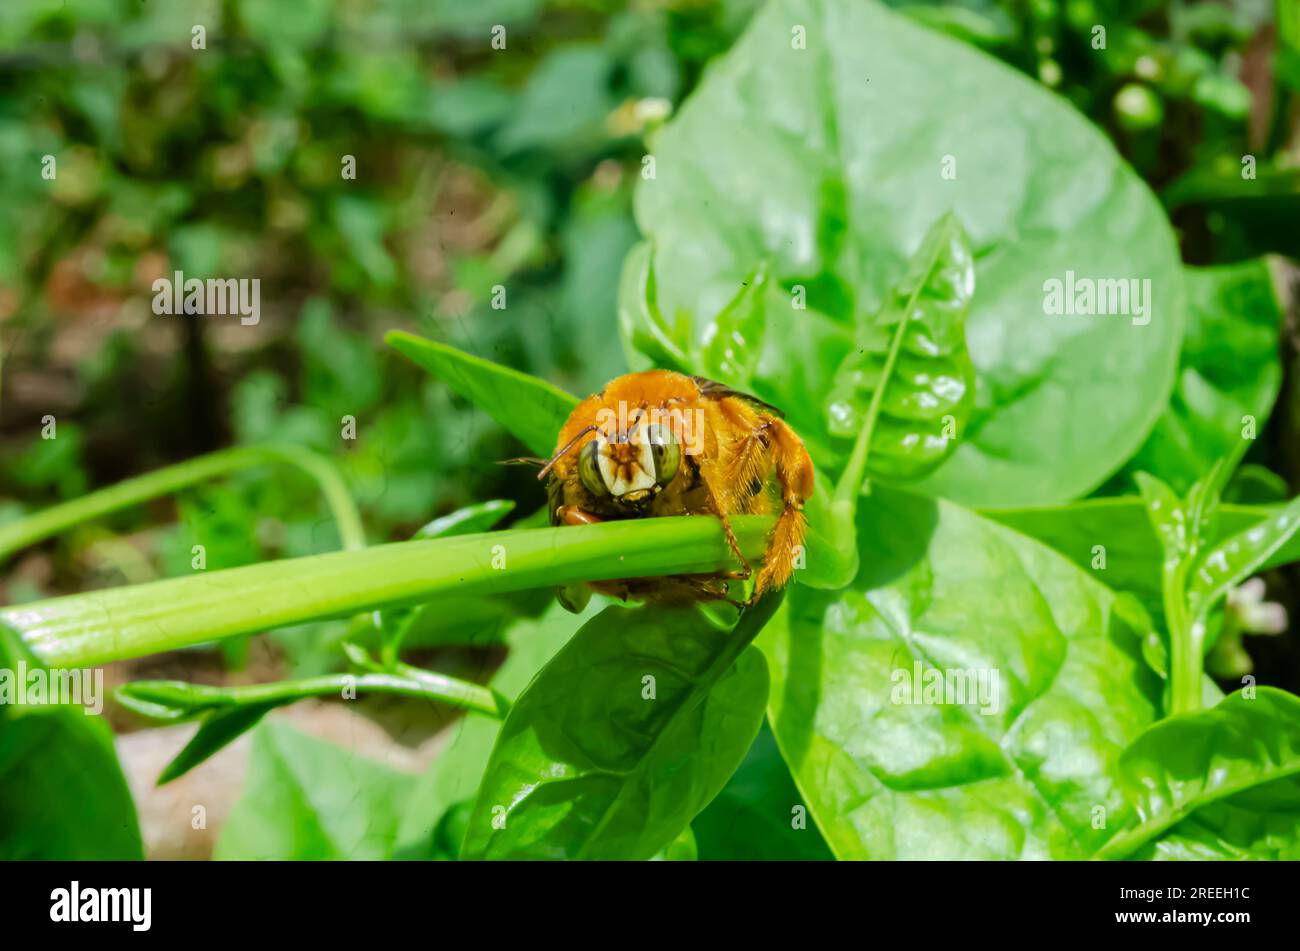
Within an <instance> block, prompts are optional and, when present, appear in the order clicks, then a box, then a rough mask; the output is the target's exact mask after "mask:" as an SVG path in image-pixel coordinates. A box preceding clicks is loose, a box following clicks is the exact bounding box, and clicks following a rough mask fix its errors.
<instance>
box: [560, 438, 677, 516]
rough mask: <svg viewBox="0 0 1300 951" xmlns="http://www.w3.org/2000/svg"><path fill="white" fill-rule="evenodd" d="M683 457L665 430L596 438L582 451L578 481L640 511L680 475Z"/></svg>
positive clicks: (602, 495)
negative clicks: (679, 469)
mask: <svg viewBox="0 0 1300 951" xmlns="http://www.w3.org/2000/svg"><path fill="white" fill-rule="evenodd" d="M680 460H681V453H680V450H679V448H678V445H677V440H676V439H675V438H674V437H673V434H672V432H671V431H670V430H669V429H668V428H667V427H664V426H655V425H645V424H642V425H639V426H637V427H635V428H634V429H630V430H629V431H627V432H624V433H617V432H616V433H614V434H612V435H606V434H605V433H603V432H597V434H596V437H595V438H594V439H592V440H591V441H590V442H588V443H587V445H585V446H583V447H582V452H581V453H580V455H579V457H578V477H579V478H580V479H581V480H582V484H583V486H584V487H585V488H586V489H587V491H588V492H590V493H591V494H592V495H594V496H596V497H597V498H607V499H612V500H613V501H615V502H617V503H618V504H619V505H623V506H627V507H630V508H640V507H642V506H644V505H646V504H647V503H649V502H650V501H651V500H652V499H653V498H654V497H655V496H656V495H658V494H659V492H660V490H661V489H663V488H664V487H665V486H666V485H668V483H670V482H671V481H672V479H673V476H675V475H676V474H677V469H678V466H679V463H680Z"/></svg>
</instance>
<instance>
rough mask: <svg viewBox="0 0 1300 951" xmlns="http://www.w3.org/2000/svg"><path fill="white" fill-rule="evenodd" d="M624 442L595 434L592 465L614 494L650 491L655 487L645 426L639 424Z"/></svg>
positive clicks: (618, 495)
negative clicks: (595, 443)
mask: <svg viewBox="0 0 1300 951" xmlns="http://www.w3.org/2000/svg"><path fill="white" fill-rule="evenodd" d="M630 435H631V438H630V439H629V440H628V441H627V442H611V441H610V440H609V439H608V438H606V437H605V436H603V435H601V436H597V437H596V439H597V448H596V465H597V467H598V468H599V469H600V477H601V479H602V480H604V482H605V488H607V489H609V494H610V495H612V496H614V498H616V499H617V498H621V497H622V496H624V495H627V494H628V493H629V492H638V491H641V492H652V491H654V489H655V460H654V453H653V451H652V450H651V448H650V440H649V439H648V438H646V427H645V426H639V427H637V429H636V430H635V431H634V432H633V433H632V434H630Z"/></svg>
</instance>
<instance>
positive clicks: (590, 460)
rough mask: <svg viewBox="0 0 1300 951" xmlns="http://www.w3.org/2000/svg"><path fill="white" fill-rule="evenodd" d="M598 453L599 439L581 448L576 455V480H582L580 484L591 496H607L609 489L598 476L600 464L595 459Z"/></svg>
mask: <svg viewBox="0 0 1300 951" xmlns="http://www.w3.org/2000/svg"><path fill="white" fill-rule="evenodd" d="M599 452H600V440H599V439H593V440H592V441H591V442H589V443H587V445H585V446H583V447H582V452H581V453H579V454H578V478H580V479H582V484H583V485H584V486H586V489H587V491H588V492H590V493H591V494H592V495H599V496H604V495H609V487H608V486H606V485H605V480H604V479H602V478H601V475H600V463H599V461H598V460H597V458H596V456H597V453H599Z"/></svg>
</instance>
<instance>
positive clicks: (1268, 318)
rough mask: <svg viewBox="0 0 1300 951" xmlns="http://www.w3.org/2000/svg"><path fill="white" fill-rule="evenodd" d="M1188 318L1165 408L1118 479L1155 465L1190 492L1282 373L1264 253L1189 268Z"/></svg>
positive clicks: (1258, 418) (1260, 411) (1272, 393)
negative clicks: (1175, 378) (1257, 257)
mask: <svg viewBox="0 0 1300 951" xmlns="http://www.w3.org/2000/svg"><path fill="white" fill-rule="evenodd" d="M1185 273H1186V277H1187V294H1188V322H1187V333H1186V336H1185V337H1184V338H1183V351H1182V357H1181V361H1180V363H1181V365H1180V368H1179V371H1178V382H1177V384H1176V385H1175V387H1174V392H1173V396H1172V397H1171V398H1170V401H1169V405H1168V407H1166V409H1165V411H1164V414H1163V415H1162V416H1161V417H1160V419H1159V421H1158V422H1157V423H1156V427H1155V429H1153V430H1152V431H1151V435H1150V436H1149V437H1147V441H1146V442H1145V443H1144V444H1143V445H1142V448H1140V449H1139V450H1138V452H1137V454H1136V455H1135V456H1134V457H1133V458H1132V459H1130V460H1129V462H1128V463H1127V465H1125V467H1124V469H1123V470H1122V471H1121V472H1120V473H1119V475H1118V476H1117V477H1116V478H1115V480H1113V482H1115V483H1118V484H1121V485H1122V484H1123V483H1124V482H1127V481H1128V480H1130V479H1131V478H1132V476H1133V474H1134V473H1136V472H1139V471H1145V472H1150V473H1152V474H1153V475H1157V476H1159V477H1160V478H1161V479H1163V480H1165V481H1166V482H1168V483H1170V484H1171V485H1172V486H1173V487H1174V489H1175V490H1177V491H1179V492H1186V491H1187V490H1188V489H1189V488H1190V487H1191V486H1192V483H1194V482H1195V481H1196V480H1197V478H1199V477H1200V475H1201V473H1203V472H1205V471H1206V470H1207V469H1209V468H1210V466H1211V465H1212V464H1213V463H1215V462H1216V461H1218V460H1219V459H1220V458H1222V457H1223V456H1226V455H1228V454H1229V453H1230V452H1231V451H1232V449H1233V447H1234V444H1235V443H1237V442H1239V441H1240V440H1241V435H1242V430H1243V426H1245V425H1246V423H1245V422H1244V419H1245V417H1252V418H1253V420H1254V426H1255V430H1256V431H1257V432H1262V431H1263V429H1264V423H1265V421H1266V420H1267V419H1268V416H1269V413H1270V411H1271V410H1272V408H1273V402H1274V401H1275V400H1276V399H1277V394H1278V389H1279V388H1280V386H1281V381H1282V364H1281V359H1280V356H1279V346H1278V338H1279V334H1280V332H1281V326H1282V309H1281V306H1280V305H1279V303H1278V299H1277V295H1276V293H1275V292H1274V288H1273V283H1272V279H1271V277H1270V275H1269V270H1268V266H1267V265H1266V264H1265V262H1264V261H1262V260H1256V261H1245V262H1243V263H1241V264H1231V265H1226V266H1224V267H1213V268H1188V269H1187V270H1186V272H1185Z"/></svg>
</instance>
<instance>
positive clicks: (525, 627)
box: [399, 602, 598, 858]
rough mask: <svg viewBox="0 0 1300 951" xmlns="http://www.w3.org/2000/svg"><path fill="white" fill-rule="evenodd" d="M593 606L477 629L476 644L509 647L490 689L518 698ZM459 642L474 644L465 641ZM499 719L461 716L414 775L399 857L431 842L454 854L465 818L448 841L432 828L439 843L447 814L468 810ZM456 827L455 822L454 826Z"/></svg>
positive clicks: (447, 855) (552, 609)
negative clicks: (497, 628)
mask: <svg viewBox="0 0 1300 951" xmlns="http://www.w3.org/2000/svg"><path fill="white" fill-rule="evenodd" d="M597 613H598V612H597V610H596V608H595V606H594V605H593V606H592V607H590V608H589V609H588V610H587V611H586V612H585V613H584V614H583V615H581V616H580V617H576V618H575V617H574V616H573V615H572V614H570V613H569V612H568V611H566V610H564V608H562V607H561V606H560V605H559V604H556V603H554V602H552V603H551V605H550V607H549V608H548V609H547V610H546V612H545V613H544V614H543V615H542V616H541V617H540V618H536V619H532V618H521V619H517V620H514V621H512V622H511V623H510V624H509V628H508V630H506V631H505V632H504V633H502V634H500V635H497V634H495V633H493V632H491V631H488V630H483V629H479V630H478V632H477V634H478V641H477V642H478V643H492V642H494V641H497V640H500V641H502V642H504V643H506V644H507V645H508V646H509V653H508V654H507V655H506V659H505V662H504V663H502V665H501V667H500V668H499V669H498V670H497V671H496V673H495V674H494V675H493V677H492V687H493V689H495V690H497V691H499V692H501V693H502V694H504V695H505V696H507V697H511V698H515V697H518V696H519V694H520V693H522V692H523V689H524V688H525V687H526V686H527V685H528V682H529V681H530V680H532V679H533V677H534V676H536V675H537V672H538V671H540V670H541V669H542V668H543V667H544V666H545V665H546V663H547V662H548V661H549V660H550V659H551V658H552V657H553V656H555V653H556V652H557V651H558V650H559V649H560V648H561V647H563V646H564V644H565V643H567V642H568V640H569V638H571V637H572V636H573V634H574V632H575V631H576V630H577V629H578V627H579V626H580V625H581V624H582V623H583V621H584V620H589V619H590V618H592V617H594V616H595V615H596V614H597ZM464 643H474V641H468V640H467V641H465V642H464ZM500 732H501V721H499V720H492V719H489V718H488V717H465V718H463V719H461V720H459V721H457V722H456V724H455V725H454V726H453V727H452V728H451V736H450V738H449V739H448V741H447V745H446V746H445V747H444V748H443V749H442V750H441V751H440V752H439V753H438V756H437V758H436V759H435V760H434V762H433V764H432V765H431V766H430V767H429V768H428V769H427V770H426V771H425V772H424V773H423V774H422V775H421V776H420V779H419V781H418V783H417V786H416V791H415V792H414V793H413V794H412V796H411V801H410V806H409V808H408V809H407V811H406V814H405V815H404V816H403V817H402V825H401V831H400V836H399V841H400V843H401V854H403V855H405V854H408V853H410V854H422V853H423V852H424V851H425V850H427V849H428V843H429V841H430V840H431V839H432V840H433V841H434V842H435V851H438V852H439V853H440V854H441V855H442V856H443V857H444V858H456V857H457V856H458V855H459V854H460V846H461V842H462V841H463V839H464V830H465V828H468V817H466V818H465V821H464V823H463V825H464V828H460V834H459V836H458V837H456V838H455V840H454V842H451V843H449V842H447V841H443V842H441V843H440V844H439V843H438V830H439V828H442V829H443V833H444V836H443V838H444V840H445V839H446V837H447V836H449V835H453V834H454V833H452V832H450V831H449V830H448V829H446V827H445V826H444V823H446V822H448V821H449V818H448V817H449V813H450V812H451V811H452V810H454V809H457V808H459V807H460V806H461V804H466V809H465V811H466V812H468V810H469V809H470V808H471V807H472V806H473V803H474V796H475V794H476V793H477V791H478V785H479V781H480V780H481V779H482V777H483V770H484V769H485V768H486V767H487V763H488V757H489V756H490V755H491V753H492V746H493V744H494V743H495V742H496V738H497V735H498V734H499V733H500ZM460 825H461V824H460V823H458V828H459V826H460Z"/></svg>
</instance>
